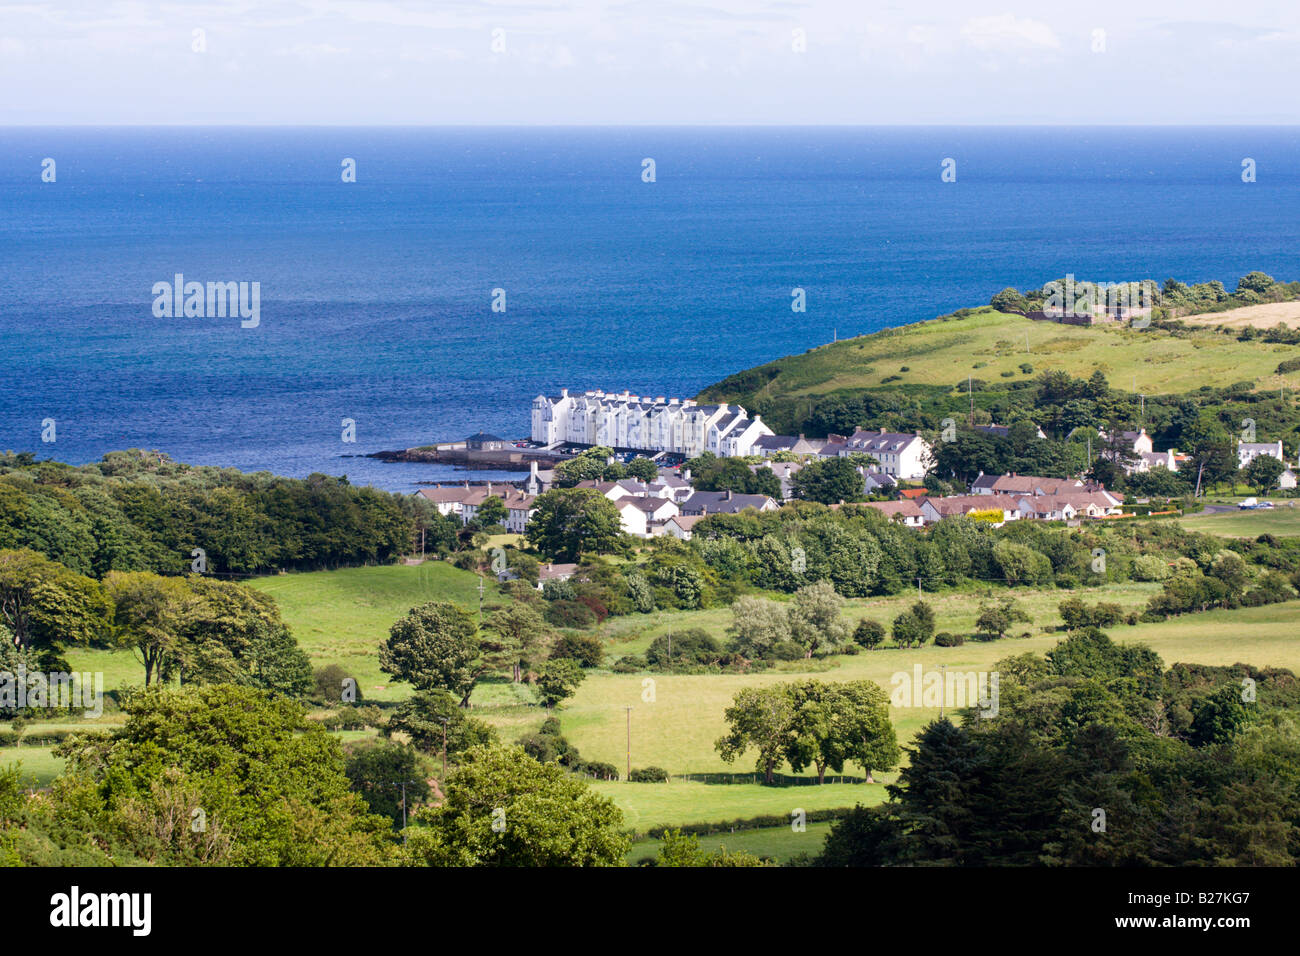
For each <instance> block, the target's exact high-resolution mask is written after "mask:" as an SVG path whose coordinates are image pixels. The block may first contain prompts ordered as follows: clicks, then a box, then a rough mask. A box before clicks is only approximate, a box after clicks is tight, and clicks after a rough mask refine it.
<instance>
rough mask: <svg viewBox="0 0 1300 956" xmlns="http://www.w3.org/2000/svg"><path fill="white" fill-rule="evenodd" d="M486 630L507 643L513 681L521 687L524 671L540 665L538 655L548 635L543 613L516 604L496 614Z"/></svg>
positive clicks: (489, 621)
mask: <svg viewBox="0 0 1300 956" xmlns="http://www.w3.org/2000/svg"><path fill="white" fill-rule="evenodd" d="M487 626H488V628H489V630H492V631H494V632H495V633H497V634H498V635H500V636H501V638H502V640H503V641H504V642H505V645H506V649H507V650H508V651H509V652H510V654H511V656H512V657H513V660H512V661H511V671H512V677H513V680H514V682H515V683H516V684H517V683H519V681H520V680H521V679H522V676H523V668H525V667H533V666H535V665H536V664H537V663H539V662H538V660H537V657H538V651H539V649H540V648H541V646H542V644H543V643H544V642H545V640H546V635H547V633H548V631H549V628H547V626H546V622H545V621H544V620H543V619H542V615H541V613H540V612H538V611H537V609H536V608H534V607H532V606H531V605H528V604H523V603H520V602H518V601H515V602H513V603H511V604H507V605H506V606H505V607H503V608H502V609H501V610H499V611H494V612H493V613H492V614H491V615H490V616H489V617H488V619H487Z"/></svg>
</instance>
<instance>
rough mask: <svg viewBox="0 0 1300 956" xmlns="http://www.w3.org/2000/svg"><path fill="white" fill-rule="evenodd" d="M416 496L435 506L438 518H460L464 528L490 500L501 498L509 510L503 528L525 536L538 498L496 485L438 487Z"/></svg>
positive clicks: (425, 490) (418, 493)
mask: <svg viewBox="0 0 1300 956" xmlns="http://www.w3.org/2000/svg"><path fill="white" fill-rule="evenodd" d="M416 494H417V495H419V496H420V497H421V498H423V499H424V500H426V501H431V502H433V504H434V505H435V506H436V507H437V509H438V513H439V514H442V515H446V516H454V517H456V518H459V519H460V523H461V524H462V525H466V524H469V523H470V522H471V521H473V520H474V517H475V515H477V514H478V510H479V508H481V507H482V506H483V503H484V502H485V501H487V499H488V498H492V497H496V498H500V499H501V502H502V504H504V505H505V507H506V518H505V521H504V522H503V524H504V525H505V528H506V530H507V531H509V532H511V533H513V534H523V533H524V530H525V528H526V527H527V526H528V521H529V519H530V518H531V517H532V516H533V512H534V511H535V510H536V506H535V502H536V501H537V496H536V495H531V494H528V493H526V492H523V491H520V490H519V489H518V488H516V487H514V486H513V485H502V484H497V485H493V484H492V483H491V482H489V483H488V484H486V485H471V484H469V483H468V482H466V483H465V484H463V485H453V486H449V487H443V486H441V485H439V486H437V487H434V488H421V489H420V490H419V491H417V492H416Z"/></svg>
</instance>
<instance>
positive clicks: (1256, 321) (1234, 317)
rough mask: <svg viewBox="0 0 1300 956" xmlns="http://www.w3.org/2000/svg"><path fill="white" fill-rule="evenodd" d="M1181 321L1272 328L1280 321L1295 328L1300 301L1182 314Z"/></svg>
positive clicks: (1229, 326)
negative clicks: (1224, 310)
mask: <svg viewBox="0 0 1300 956" xmlns="http://www.w3.org/2000/svg"><path fill="white" fill-rule="evenodd" d="M1179 321H1181V322H1187V323H1188V324H1190V325H1223V326H1227V327H1228V328H1230V329H1239V328H1242V327H1243V326H1247V325H1250V326H1254V327H1255V328H1257V329H1271V328H1273V327H1274V326H1276V325H1278V324H1279V323H1281V324H1282V325H1285V326H1287V327H1288V328H1295V327H1296V326H1297V325H1300V302H1264V303H1261V304H1260V305H1247V306H1243V307H1242V308H1240V309H1229V310H1228V311H1226V312H1199V313H1197V314H1196V315H1188V316H1180V317H1179Z"/></svg>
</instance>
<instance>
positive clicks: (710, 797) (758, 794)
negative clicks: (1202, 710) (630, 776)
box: [592, 759, 894, 833]
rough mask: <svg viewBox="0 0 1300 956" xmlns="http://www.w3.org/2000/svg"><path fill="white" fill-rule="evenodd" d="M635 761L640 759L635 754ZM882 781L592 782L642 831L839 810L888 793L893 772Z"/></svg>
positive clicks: (880, 777) (875, 800) (632, 826)
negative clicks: (774, 783) (785, 783)
mask: <svg viewBox="0 0 1300 956" xmlns="http://www.w3.org/2000/svg"><path fill="white" fill-rule="evenodd" d="M632 765H633V766H634V767H635V766H636V761H635V759H634V760H633V764H632ZM876 779H877V780H878V781H881V782H880V783H878V784H871V785H868V784H861V783H858V784H852V783H837V784H832V783H828V784H826V785H824V786H820V787H818V786H809V787H765V786H762V785H761V784H740V783H738V784H710V783H695V782H691V781H682V780H673V781H670V782H669V783H624V782H621V781H600V782H597V783H594V784H592V787H593V788H594V789H595V790H597V791H599V792H600V793H602V794H604V795H605V796H607V797H609V798H610V799H612V800H613V801H614V802H615V803H617V804H618V806H619V808H620V809H621V810H622V811H623V821H624V823H625V824H626V825H627V826H628V827H629V828H630V829H633V830H635V831H636V832H637V833H645V832H646V831H647V830H650V829H651V828H653V827H657V826H681V825H682V824H684V823H727V822H729V821H734V820H737V819H741V820H743V819H748V818H750V817H757V816H766V815H769V814H775V815H777V816H782V817H789V816H790V814H791V813H793V812H794V811H795V810H799V809H802V810H806V811H811V810H838V809H841V808H847V807H852V806H854V805H855V804H859V803H861V804H865V805H868V806H874V805H875V804H877V803H880V802H881V801H883V800H884V799H885V798H886V796H887V794H886V793H885V787H884V784H885V783H887V782H892V781H893V779H894V775H893V774H878V775H877V777H876Z"/></svg>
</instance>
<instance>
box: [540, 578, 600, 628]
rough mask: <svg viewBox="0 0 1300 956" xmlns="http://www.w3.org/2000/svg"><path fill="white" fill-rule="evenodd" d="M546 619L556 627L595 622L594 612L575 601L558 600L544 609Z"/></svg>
mask: <svg viewBox="0 0 1300 956" xmlns="http://www.w3.org/2000/svg"><path fill="white" fill-rule="evenodd" d="M549 583H550V582H549V581H548V582H547V584H549ZM546 620H547V621H549V622H550V623H552V624H554V625H555V626H556V627H574V628H585V627H591V626H592V625H593V624H595V623H596V613H595V612H594V611H592V609H591V608H589V607H587V605H585V604H580V603H579V602H577V601H566V600H559V601H552V602H551V604H550V607H548V608H547V609H546Z"/></svg>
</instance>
